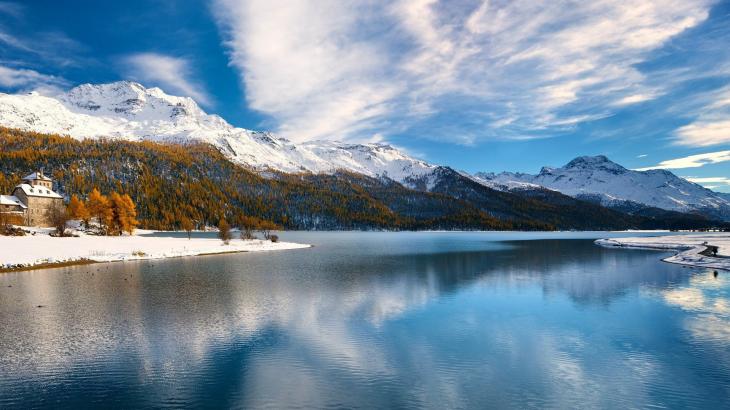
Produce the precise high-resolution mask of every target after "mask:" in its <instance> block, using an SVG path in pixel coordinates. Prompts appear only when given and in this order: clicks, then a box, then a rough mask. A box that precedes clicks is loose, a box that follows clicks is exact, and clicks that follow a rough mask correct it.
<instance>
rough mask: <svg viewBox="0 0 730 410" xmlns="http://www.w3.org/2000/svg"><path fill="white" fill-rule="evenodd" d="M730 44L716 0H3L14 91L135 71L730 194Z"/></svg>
mask: <svg viewBox="0 0 730 410" xmlns="http://www.w3.org/2000/svg"><path fill="white" fill-rule="evenodd" d="M728 44H730V2H720V1H711V0H698V1H692V0H638V1H636V2H632V4H631V6H630V7H629V6H627V5H626V3H625V2H618V1H607V0H596V1H591V2H585V1H559V2H558V1H546V2H538V1H534V0H513V1H495V0H490V1H486V0H448V1H446V0H440V1H439V0H393V1H376V0H247V1H239V0H213V1H194V0H191V1H172V0H166V1H163V0H152V1H134V0H133V1H126V2H102V1H64V2H59V1H42V0H32V1H23V2H2V1H0V91H4V92H25V91H29V90H33V89H36V90H40V91H41V92H44V93H48V94H52V93H56V92H59V91H60V90H65V89H68V88H70V87H72V86H74V85H77V84H81V83H85V82H91V83H98V82H109V81H115V80H120V79H132V80H137V81H140V82H141V83H143V84H144V85H146V86H148V87H151V86H159V87H161V88H162V89H163V90H165V91H167V92H168V93H170V94H176V95H187V96H191V97H193V98H194V99H196V101H198V103H199V104H201V106H203V108H204V109H205V110H206V111H208V112H212V113H218V114H220V115H221V116H223V117H224V118H225V119H227V120H228V121H229V122H231V123H232V124H234V125H237V126H241V127H245V128H251V129H265V130H271V131H275V132H277V133H279V134H281V135H283V136H285V137H287V138H290V139H292V140H295V141H296V140H299V141H302V140H311V139H341V140H348V141H383V142H388V143H391V144H394V145H396V146H399V147H402V148H404V149H406V150H408V151H409V152H410V153H412V154H414V155H416V156H419V157H422V158H424V159H426V160H429V161H432V162H436V163H442V164H447V165H450V166H452V167H454V168H457V169H463V170H466V171H470V172H476V171H501V170H510V171H524V172H536V171H538V170H539V169H540V167H541V166H543V165H552V166H555V165H562V164H564V163H566V162H568V161H569V160H570V159H572V158H573V157H575V156H578V155H595V154H605V155H607V156H609V157H610V158H611V159H613V160H615V161H617V162H619V163H621V164H623V165H625V166H627V167H630V168H646V167H655V166H661V167H664V168H668V169H671V170H672V171H673V172H675V173H676V174H678V175H680V176H685V177H692V178H694V179H695V180H696V181H699V182H700V183H702V184H703V185H706V186H710V187H713V188H714V189H717V190H720V191H725V192H730V47H728ZM698 178H699V179H698Z"/></svg>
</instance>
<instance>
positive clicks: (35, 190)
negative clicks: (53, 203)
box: [13, 184, 63, 198]
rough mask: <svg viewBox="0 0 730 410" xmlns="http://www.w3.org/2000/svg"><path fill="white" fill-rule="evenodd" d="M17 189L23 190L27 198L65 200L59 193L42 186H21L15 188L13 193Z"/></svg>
mask: <svg viewBox="0 0 730 410" xmlns="http://www.w3.org/2000/svg"><path fill="white" fill-rule="evenodd" d="M17 189H22V190H23V192H24V193H25V195H27V196H38V197H43V198H63V197H62V196H61V195H58V194H57V193H55V192H53V191H51V190H50V189H48V188H44V187H41V186H30V185H28V184H20V185H18V186H16V187H15V189H14V190H13V192H15V190H17Z"/></svg>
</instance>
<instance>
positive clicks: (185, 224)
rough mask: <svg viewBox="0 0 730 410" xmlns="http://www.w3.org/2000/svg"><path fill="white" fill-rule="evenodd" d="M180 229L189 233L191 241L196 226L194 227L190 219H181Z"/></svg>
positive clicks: (184, 217)
mask: <svg viewBox="0 0 730 410" xmlns="http://www.w3.org/2000/svg"><path fill="white" fill-rule="evenodd" d="M180 229H182V230H183V231H185V232H187V234H188V240H190V233H191V232H192V231H193V229H195V226H194V225H193V221H191V220H190V218H188V217H186V216H183V217H181V218H180Z"/></svg>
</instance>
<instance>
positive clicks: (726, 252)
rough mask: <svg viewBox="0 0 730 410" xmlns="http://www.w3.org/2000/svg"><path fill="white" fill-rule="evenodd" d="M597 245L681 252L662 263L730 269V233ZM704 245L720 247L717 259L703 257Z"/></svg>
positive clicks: (608, 241) (602, 241)
mask: <svg viewBox="0 0 730 410" xmlns="http://www.w3.org/2000/svg"><path fill="white" fill-rule="evenodd" d="M596 244H598V245H601V246H607V247H626V248H643V249H661V250H676V251H678V253H677V254H676V255H673V256H670V257H668V258H665V259H663V261H665V262H669V263H677V264H680V265H690V266H697V267H703V268H713V269H725V270H730V233H705V234H697V235H669V236H657V237H648V238H647V237H643V238H642V237H634V238H612V239H599V240H597V241H596ZM705 245H713V246H717V247H718V252H717V255H718V257H712V256H705V255H702V254H700V252H703V251H704V250H705V249H707V246H705Z"/></svg>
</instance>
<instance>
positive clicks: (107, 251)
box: [0, 232, 310, 269]
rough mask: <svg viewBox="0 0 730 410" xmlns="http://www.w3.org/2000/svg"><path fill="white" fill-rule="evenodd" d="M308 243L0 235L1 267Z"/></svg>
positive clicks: (256, 249)
mask: <svg viewBox="0 0 730 410" xmlns="http://www.w3.org/2000/svg"><path fill="white" fill-rule="evenodd" d="M308 247H310V245H306V244H299V243H291V242H276V243H274V242H270V241H265V240H259V239H254V240H245V241H244V240H240V239H234V240H231V241H230V243H229V244H228V245H225V244H223V242H222V241H220V240H219V239H214V238H192V239H190V240H188V238H165V237H150V236H139V235H132V236H91V235H83V234H82V235H81V236H79V237H66V238H54V237H51V236H49V235H47V234H45V232H38V233H37V234H36V235H28V236H0V269H8V268H24V267H32V266H37V265H46V264H48V265H53V264H62V263H68V262H76V261H85V260H88V261H92V262H115V261H126V260H143V259H163V258H174V257H180V256H195V255H209V254H217V253H229V252H262V251H275V250H284V249H301V248H308Z"/></svg>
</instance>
